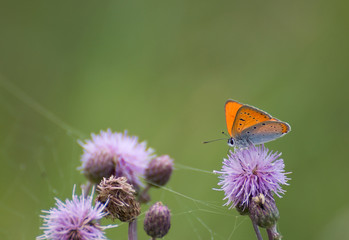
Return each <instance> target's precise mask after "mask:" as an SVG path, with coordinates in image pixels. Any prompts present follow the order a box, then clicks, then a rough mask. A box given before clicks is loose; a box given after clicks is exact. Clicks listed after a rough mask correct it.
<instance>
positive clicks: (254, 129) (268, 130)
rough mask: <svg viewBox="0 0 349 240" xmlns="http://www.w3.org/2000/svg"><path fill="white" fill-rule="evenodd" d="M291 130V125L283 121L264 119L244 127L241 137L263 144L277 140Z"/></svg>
mask: <svg viewBox="0 0 349 240" xmlns="http://www.w3.org/2000/svg"><path fill="white" fill-rule="evenodd" d="M289 131H290V126H289V125H288V124H287V123H285V122H281V121H273V120H272V121H264V122H260V123H257V124H255V125H253V126H251V127H249V128H246V129H244V130H243V131H242V132H241V134H240V136H239V137H240V138H241V139H248V140H249V141H250V142H252V143H253V144H255V145H256V144H261V143H266V142H270V141H272V140H275V139H277V138H279V137H281V136H283V135H285V134H286V133H288V132H289Z"/></svg>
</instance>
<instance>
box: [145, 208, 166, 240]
mask: <svg viewBox="0 0 349 240" xmlns="http://www.w3.org/2000/svg"><path fill="white" fill-rule="evenodd" d="M170 227H171V213H170V210H169V209H168V207H166V206H164V205H163V204H162V203H161V202H157V203H155V204H154V205H152V206H151V207H150V208H149V210H148V211H147V212H146V214H145V218H144V231H145V232H146V233H147V234H148V235H149V236H151V237H152V238H153V239H155V238H162V237H164V236H165V235H166V234H167V233H168V231H169V230H170Z"/></svg>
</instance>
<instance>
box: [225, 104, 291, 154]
mask: <svg viewBox="0 0 349 240" xmlns="http://www.w3.org/2000/svg"><path fill="white" fill-rule="evenodd" d="M225 119H226V122H227V128H228V133H229V135H230V137H231V138H229V140H228V145H230V146H238V147H240V148H243V147H248V146H249V145H251V144H254V145H257V144H262V143H266V142H270V141H273V140H275V139H277V138H279V137H282V136H283V135H285V134H286V133H288V132H289V131H291V127H290V125H289V124H288V123H286V122H282V121H280V120H278V119H276V118H273V117H272V116H270V115H269V114H268V113H266V112H263V111H262V110H259V109H258V108H255V107H252V106H248V105H245V104H241V103H239V102H237V101H234V100H231V99H229V100H228V101H227V102H226V103H225Z"/></svg>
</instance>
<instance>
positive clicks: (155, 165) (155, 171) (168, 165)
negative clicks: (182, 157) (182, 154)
mask: <svg viewBox="0 0 349 240" xmlns="http://www.w3.org/2000/svg"><path fill="white" fill-rule="evenodd" d="M172 169H173V160H172V159H171V158H170V157H169V156H168V155H162V156H160V157H157V158H154V159H152V160H151V161H150V162H149V164H148V167H147V168H146V169H145V178H146V179H147V180H148V182H149V183H150V184H151V183H154V185H153V186H164V185H165V184H166V183H167V182H168V180H169V179H170V177H171V174H172Z"/></svg>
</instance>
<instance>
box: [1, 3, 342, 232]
mask: <svg viewBox="0 0 349 240" xmlns="http://www.w3.org/2000/svg"><path fill="white" fill-rule="evenodd" d="M348 6H349V4H348V2H347V1H340V0H337V1H336V0H334V1H323V0H317V1H315V0H310V1H301V0H295V1H283V0H281V1H280V0H278V1H275V0H266V1H261V0H258V1H249V0H238V1H202V0H201V1H195V0H192V1H190V0H189V1H188V0H185V1H183V0H177V1H151V0H150V1H116V0H114V1H111V0H105V1H47V0H46V1H38V0H34V1H23V0H19V1H0V159H1V167H0V189H1V195H0V215H1V220H0V239H34V238H35V237H36V236H38V235H40V234H42V231H41V230H40V229H39V227H40V226H41V225H42V220H41V219H40V217H39V215H40V214H41V210H42V209H46V210H47V209H49V208H50V207H53V206H54V202H55V201H54V197H58V198H60V199H66V198H71V192H72V189H73V185H74V184H81V183H84V182H85V179H84V177H83V176H82V175H81V174H80V173H79V171H77V170H76V168H77V167H78V166H79V165H80V162H79V161H80V160H79V159H80V155H81V153H82V150H81V148H80V146H79V145H78V144H77V140H79V139H86V138H89V136H90V133H91V132H99V131H100V130H101V129H103V130H105V129H107V128H111V129H112V130H113V131H119V132H120V131H123V130H124V129H127V130H128V131H129V133H130V134H131V135H137V136H139V138H140V139H141V140H142V141H143V140H145V141H147V143H148V145H149V146H150V147H152V148H154V149H155V150H156V152H157V154H169V155H170V156H171V157H173V158H174V159H175V164H176V170H175V171H174V173H173V176H172V178H171V181H170V182H169V184H168V185H167V187H168V188H169V189H152V190H151V194H152V198H153V202H154V201H156V200H161V201H163V202H164V203H165V204H167V205H168V206H169V208H170V209H171V211H172V227H171V230H170V232H169V234H168V235H167V236H166V237H165V239H255V236H254V232H253V230H252V226H251V223H250V220H249V219H248V218H246V217H241V216H238V215H237V214H236V211H235V210H234V209H232V210H228V208H226V207H222V204H223V203H224V201H223V200H222V198H223V193H222V192H217V191H213V190H212V188H214V187H217V182H218V178H217V176H215V175H213V174H212V173H210V172H212V170H214V169H215V170H219V169H220V168H221V161H222V159H223V158H224V157H225V156H226V153H227V151H228V147H227V145H226V143H225V141H221V142H216V143H211V144H208V145H204V144H202V141H204V140H210V139H214V138H219V137H221V134H220V131H222V130H225V119H224V103H225V101H226V100H227V99H229V98H232V99H236V100H238V101H241V102H243V103H247V104H251V105H253V106H256V107H258V108H261V109H263V110H265V111H267V112H269V113H270V114H272V115H273V116H275V117H277V118H280V119H281V120H284V121H287V122H288V123H290V125H291V126H292V131H291V132H290V133H289V134H288V135H287V136H285V137H283V138H281V139H279V140H277V141H274V142H271V143H268V144H267V146H268V147H269V148H270V149H273V150H276V151H281V152H282V153H283V159H284V160H285V163H286V171H291V172H292V174H291V175H290V177H291V178H292V180H291V181H290V186H287V187H285V189H286V190H287V193H286V194H285V196H284V197H283V198H282V199H277V205H278V208H279V211H280V214H281V219H280V221H279V230H280V231H281V233H282V234H283V236H284V238H285V239H349V230H348V229H349V228H348V222H349V202H348V199H349V192H348V187H347V184H348V169H349V162H348V160H349V158H348V136H349V131H348V125H346V124H348V119H349V111H348V103H349V101H348V100H349V96H348V95H349V84H348V75H349V68H348V58H349V51H348V50H349V49H348V42H349V34H348V31H349V28H348V22H349V17H348ZM147 208H148V206H143V207H142V212H143V213H144V212H145V210H146V209H147ZM143 217H144V215H142V216H141V217H140V219H139V225H138V227H139V239H148V238H147V237H146V235H145V234H144V233H143V230H142V220H143ZM103 223H104V224H110V222H108V221H104V222H103ZM126 233H127V225H125V224H123V225H121V226H120V227H119V228H115V229H109V230H107V237H108V238H109V239H126ZM263 234H264V233H263ZM265 236H266V235H265V234H264V237H265Z"/></svg>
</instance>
